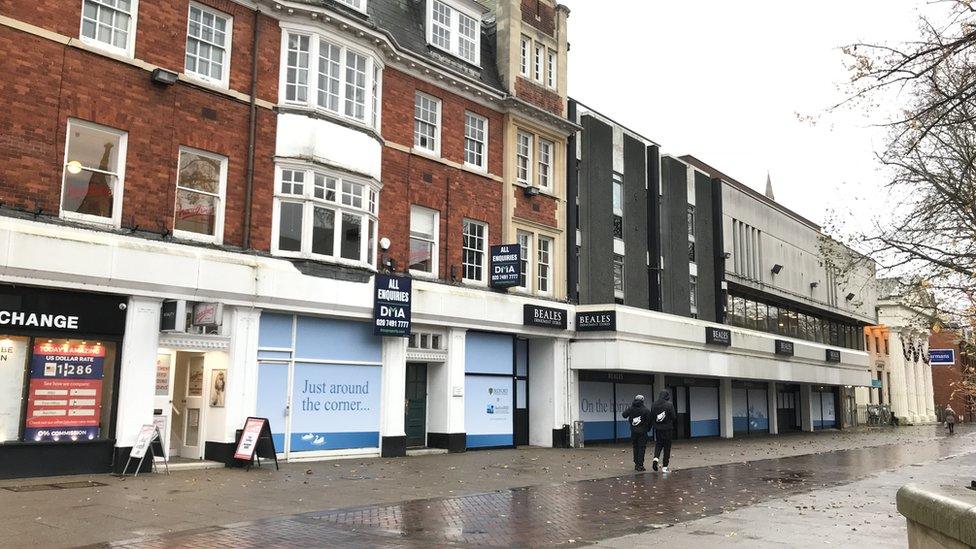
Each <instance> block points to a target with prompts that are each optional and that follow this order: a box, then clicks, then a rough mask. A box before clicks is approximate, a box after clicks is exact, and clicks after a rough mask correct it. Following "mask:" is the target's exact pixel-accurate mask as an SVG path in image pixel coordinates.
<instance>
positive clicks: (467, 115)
mask: <svg viewBox="0 0 976 549" xmlns="http://www.w3.org/2000/svg"><path fill="white" fill-rule="evenodd" d="M472 120H474V121H477V122H480V123H481V125H482V126H481V129H480V131H481V132H482V139H481V140H480V141H479V140H477V139H475V138H473V137H470V136H469V135H468V128H469V127H471V125H470V124H469V122H470V121H472ZM475 131H478V130H477V129H475ZM469 141H471V142H476V143H480V144H481V164H474V163H471V162H468V142H469ZM472 154H475V153H472ZM464 165H465V166H467V167H469V168H474V169H476V170H479V171H482V172H487V171H488V119H487V118H485V117H484V116H481V115H480V114H475V113H473V112H471V111H465V112H464Z"/></svg>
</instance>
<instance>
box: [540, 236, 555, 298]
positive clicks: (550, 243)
mask: <svg viewBox="0 0 976 549" xmlns="http://www.w3.org/2000/svg"><path fill="white" fill-rule="evenodd" d="M543 242H546V243H547V245H546V246H545V247H546V248H548V249H547V250H545V252H543V245H542V243H543ZM535 246H536V264H537V268H536V290H537V291H538V292H539V293H540V294H542V295H552V294H553V284H554V283H555V281H556V277H555V276H553V265H554V264H555V262H554V261H553V253H554V249H555V247H556V239H554V238H550V237H548V236H542V235H539V236H538V237H537V238H536V244H535ZM543 253H545V256H546V261H543V260H542V258H543ZM543 265H545V266H546V267H547V269H546V270H547V271H548V274H547V276H546V277H545V279H544V280H545V282H546V289H545V290H543V289H542V281H543V277H542V270H543V269H542V266H543Z"/></svg>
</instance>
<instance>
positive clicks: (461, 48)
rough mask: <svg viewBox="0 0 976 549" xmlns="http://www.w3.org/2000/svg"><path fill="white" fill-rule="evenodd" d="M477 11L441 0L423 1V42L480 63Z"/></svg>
mask: <svg viewBox="0 0 976 549" xmlns="http://www.w3.org/2000/svg"><path fill="white" fill-rule="evenodd" d="M480 16H481V14H480V13H477V12H475V11H472V10H467V9H461V7H460V6H458V5H455V4H453V3H450V2H447V1H442V0H430V1H428V2H427V42H428V43H429V44H430V45H432V46H434V47H435V48H438V49H441V50H444V51H446V52H448V53H450V54H451V55H454V56H456V57H459V58H460V59H462V60H464V61H467V62H468V63H471V64H473V65H478V64H480V63H481V20H480Z"/></svg>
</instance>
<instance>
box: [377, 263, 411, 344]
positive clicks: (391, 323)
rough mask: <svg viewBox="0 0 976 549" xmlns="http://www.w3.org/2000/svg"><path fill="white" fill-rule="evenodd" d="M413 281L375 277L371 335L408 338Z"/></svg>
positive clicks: (398, 277) (392, 277)
mask: <svg viewBox="0 0 976 549" xmlns="http://www.w3.org/2000/svg"><path fill="white" fill-rule="evenodd" d="M412 286H413V280H411V279H410V278H409V277H405V276H390V275H383V274H378V275H376V284H375V286H374V287H373V335H378V336H388V337H410V304H411V301H412V300H413V294H412V292H411V289H412Z"/></svg>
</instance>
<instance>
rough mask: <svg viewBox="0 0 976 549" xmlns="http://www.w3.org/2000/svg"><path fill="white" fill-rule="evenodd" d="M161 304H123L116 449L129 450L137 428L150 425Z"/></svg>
mask: <svg viewBox="0 0 976 549" xmlns="http://www.w3.org/2000/svg"><path fill="white" fill-rule="evenodd" d="M162 303H163V302H162V300H161V299H154V298H146V297H131V298H129V303H128V304H127V305H126V312H125V337H124V338H123V340H122V369H121V371H120V372H119V399H118V402H119V405H118V420H117V421H116V423H115V439H116V440H115V446H116V447H120V448H127V447H131V446H132V445H133V444H135V441H136V435H138V434H139V428H140V427H142V426H143V425H147V424H150V423H152V422H153V397H154V396H155V394H156V392H155V391H156V353H157V352H158V351H159V311H160V307H161V306H162Z"/></svg>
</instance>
